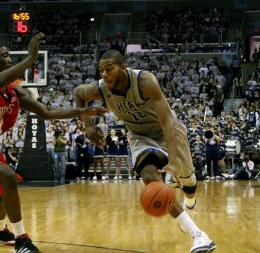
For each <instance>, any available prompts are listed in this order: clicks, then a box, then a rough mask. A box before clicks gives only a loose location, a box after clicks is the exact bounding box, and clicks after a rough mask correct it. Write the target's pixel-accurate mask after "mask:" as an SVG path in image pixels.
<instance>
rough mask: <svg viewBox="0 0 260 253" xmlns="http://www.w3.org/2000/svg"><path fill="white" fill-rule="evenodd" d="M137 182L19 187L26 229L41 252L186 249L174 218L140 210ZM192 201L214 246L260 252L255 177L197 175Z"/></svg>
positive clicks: (228, 252) (224, 251) (182, 252)
mask: <svg viewBox="0 0 260 253" xmlns="http://www.w3.org/2000/svg"><path fill="white" fill-rule="evenodd" d="M142 188H143V183H142V182H140V181H122V182H113V181H107V182H100V181H98V182H96V183H93V182H92V181H89V182H88V181H86V182H85V181H81V182H78V183H71V184H70V185H64V186H58V187H21V188H19V191H20V196H21V199H22V207H23V217H24V222H25V227H26V230H27V231H28V232H29V234H30V235H31V237H32V239H33V240H34V241H35V244H36V245H37V246H38V247H39V248H40V249H41V251H42V252H43V253H118V252H122V253H130V252H136V253H139V252H140V253H141V252H145V253H161V252H162V253H186V252H187V253H188V252H189V249H190V247H191V244H192V240H191V239H190V237H189V235H188V234H184V233H182V232H180V230H179V228H178V226H177V223H176V222H175V220H174V219H172V218H171V217H170V216H166V217H163V218H153V217H150V216H148V215H146V214H145V213H144V212H143V210H142V209H141V207H140V204H139V195H140V192H141V190H142ZM174 190H175V192H176V196H177V199H178V200H179V201H181V199H182V193H181V191H180V190H179V189H174ZM197 200H198V207H197V210H196V213H195V217H194V220H195V222H196V223H197V224H198V225H199V227H200V228H201V229H203V230H204V231H206V232H207V233H208V234H209V235H210V237H212V239H214V241H215V242H216V244H217V249H216V250H215V251H214V253H215V252H216V253H259V252H260V181H252V182H248V181H221V182H215V181H204V182H199V184H198V190H197ZM9 252H13V248H12V247H6V246H1V247H0V253H9Z"/></svg>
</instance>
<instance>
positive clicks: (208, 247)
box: [190, 231, 217, 253]
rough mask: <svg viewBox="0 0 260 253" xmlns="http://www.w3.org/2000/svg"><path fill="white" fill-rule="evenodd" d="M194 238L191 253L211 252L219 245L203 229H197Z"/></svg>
mask: <svg viewBox="0 0 260 253" xmlns="http://www.w3.org/2000/svg"><path fill="white" fill-rule="evenodd" d="M192 238H193V244H192V247H191V249H190V253H209V252H212V251H213V250H214V249H215V248H216V247H217V246H216V244H215V243H214V242H213V241H212V240H211V239H209V237H208V236H207V235H206V234H205V233H204V232H202V231H197V232H196V233H195V234H193V235H192Z"/></svg>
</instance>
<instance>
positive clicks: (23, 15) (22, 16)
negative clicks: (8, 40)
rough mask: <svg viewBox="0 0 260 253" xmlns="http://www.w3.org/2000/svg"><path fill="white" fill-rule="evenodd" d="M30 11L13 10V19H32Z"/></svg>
mask: <svg viewBox="0 0 260 253" xmlns="http://www.w3.org/2000/svg"><path fill="white" fill-rule="evenodd" d="M30 17H31V16H30V13H29V12H26V11H25V12H13V13H12V14H11V19H12V20H13V21H28V20H30Z"/></svg>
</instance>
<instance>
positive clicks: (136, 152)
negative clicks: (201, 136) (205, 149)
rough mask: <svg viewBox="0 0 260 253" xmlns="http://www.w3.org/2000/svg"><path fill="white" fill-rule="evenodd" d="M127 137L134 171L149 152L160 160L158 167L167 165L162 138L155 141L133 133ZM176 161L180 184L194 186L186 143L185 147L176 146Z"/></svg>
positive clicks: (192, 169)
mask: <svg viewBox="0 0 260 253" xmlns="http://www.w3.org/2000/svg"><path fill="white" fill-rule="evenodd" d="M128 137H129V142H130V148H131V153H132V160H133V164H134V168H135V169H138V166H139V164H141V162H142V160H144V159H145V158H146V154H147V153H149V152H152V153H154V154H156V156H158V157H159V158H160V161H161V166H160V167H163V166H165V165H166V164H167V163H168V153H167V149H166V144H165V142H164V140H163V138H159V139H156V140H155V139H151V138H148V137H145V136H140V135H136V134H133V133H128ZM186 138H187V137H186ZM177 160H178V164H179V166H176V169H177V171H178V175H179V176H178V179H179V181H180V182H181V184H182V185H185V186H194V185H196V177H195V173H194V167H193V164H192V158H191V154H190V147H189V144H188V142H187V145H183V143H180V144H179V145H177ZM157 167H158V166H157Z"/></svg>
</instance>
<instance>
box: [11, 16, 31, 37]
mask: <svg viewBox="0 0 260 253" xmlns="http://www.w3.org/2000/svg"><path fill="white" fill-rule="evenodd" d="M30 19H31V14H30V12H28V11H15V12H12V13H11V20H12V22H13V32H16V33H28V32H29V22H30Z"/></svg>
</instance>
